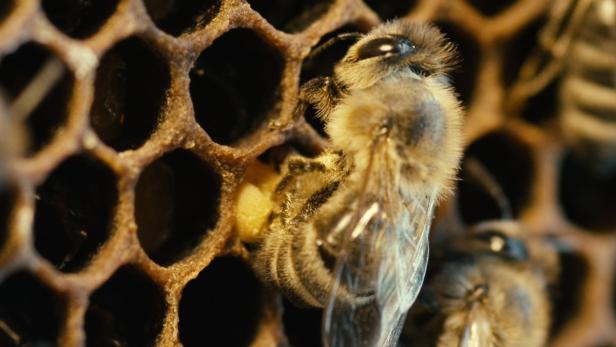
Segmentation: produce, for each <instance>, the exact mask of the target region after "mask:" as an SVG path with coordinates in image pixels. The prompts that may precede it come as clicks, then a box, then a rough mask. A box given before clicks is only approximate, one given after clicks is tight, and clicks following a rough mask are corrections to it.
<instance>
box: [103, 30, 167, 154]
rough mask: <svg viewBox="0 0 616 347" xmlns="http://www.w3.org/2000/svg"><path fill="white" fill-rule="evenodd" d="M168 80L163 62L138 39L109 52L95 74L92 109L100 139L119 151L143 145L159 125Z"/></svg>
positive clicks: (123, 42) (128, 40)
mask: <svg viewBox="0 0 616 347" xmlns="http://www.w3.org/2000/svg"><path fill="white" fill-rule="evenodd" d="M169 79H170V77H169V71H168V69H167V66H166V65H165V64H164V62H163V61H162V60H161V59H160V57H158V56H157V55H156V54H154V52H152V51H151V50H150V49H149V47H147V46H146V45H145V43H144V42H142V41H140V40H139V39H137V38H129V39H127V40H124V41H122V42H120V43H118V44H117V45H115V46H114V47H113V48H112V49H111V50H110V51H108V52H107V53H106V54H105V56H103V58H102V59H101V62H100V66H99V68H98V71H97V73H96V83H95V88H96V91H95V95H94V103H93V105H92V111H91V117H92V118H91V122H92V127H93V128H94V130H95V131H96V133H97V134H98V136H99V137H100V138H101V140H103V141H104V142H105V143H106V144H108V145H109V146H111V147H113V148H114V149H116V150H119V151H122V150H126V149H135V148H137V147H139V146H141V145H142V144H143V143H144V142H145V141H146V140H147V139H148V137H149V136H150V134H151V133H152V131H153V130H154V128H155V127H156V125H157V122H158V117H159V114H160V109H161V107H162V106H163V104H164V101H165V92H166V90H167V88H168V87H169Z"/></svg>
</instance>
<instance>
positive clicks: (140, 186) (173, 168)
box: [135, 150, 222, 265]
mask: <svg viewBox="0 0 616 347" xmlns="http://www.w3.org/2000/svg"><path fill="white" fill-rule="evenodd" d="M221 184H222V179H221V177H220V175H219V174H218V173H216V172H215V171H214V170H213V169H212V168H211V167H210V166H209V165H207V163H205V162H203V161H202V160H201V159H199V158H198V157H197V156H195V155H194V154H192V153H190V152H188V151H185V150H176V151H174V152H171V153H168V154H166V155H165V156H163V157H162V158H160V159H158V160H156V161H155V162H153V163H152V164H150V165H148V167H146V168H145V170H143V172H142V173H141V176H140V177H139V181H138V182H137V186H136V187H135V219H136V221H137V226H138V236H139V242H140V243H141V246H142V247H143V249H144V250H145V252H146V253H147V254H148V255H149V256H150V258H152V260H154V261H155V262H157V263H158V264H161V265H169V264H171V263H173V262H175V261H176V260H178V259H181V258H182V257H184V256H185V255H187V254H188V253H190V252H191V251H192V249H193V248H194V247H196V246H197V245H198V244H199V242H200V241H201V240H202V239H203V237H204V236H205V235H206V234H207V232H208V231H209V230H211V229H212V228H214V226H215V225H216V222H217V221H218V206H219V204H220V189H221Z"/></svg>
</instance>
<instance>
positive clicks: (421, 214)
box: [323, 139, 436, 347]
mask: <svg viewBox="0 0 616 347" xmlns="http://www.w3.org/2000/svg"><path fill="white" fill-rule="evenodd" d="M375 142H377V143H376V144H374V148H373V151H372V156H371V158H370V160H369V164H368V170H367V171H366V177H365V178H364V180H365V182H364V188H363V191H362V192H360V194H359V196H358V197H357V199H356V201H355V203H354V204H353V205H352V206H350V207H349V208H348V211H347V213H345V214H344V215H343V216H341V217H340V219H339V222H338V226H337V227H336V228H334V230H333V231H332V233H338V232H342V233H343V234H342V235H343V236H342V242H341V244H342V247H341V249H340V252H339V254H338V257H337V259H336V266H335V267H334V271H335V282H334V285H333V288H332V292H331V294H330V297H329V302H328V304H327V306H326V308H325V311H324V317H323V342H324V344H325V346H330V347H347V346H354V347H357V346H391V345H395V344H396V342H397V340H398V336H399V334H400V330H401V327H402V324H403V322H404V318H405V316H406V312H407V310H408V308H409V307H410V306H411V305H412V303H413V302H414V301H415V299H416V297H417V295H418V293H419V289H420V288H421V285H422V283H423V279H424V275H425V271H426V265H427V261H428V234H429V228H430V222H431V219H432V212H433V207H434V203H435V200H436V192H435V191H431V192H428V194H425V195H423V196H418V197H416V198H415V199H414V200H412V201H410V202H409V201H403V200H402V199H401V198H400V197H399V196H398V194H399V193H398V192H399V189H398V188H399V187H398V185H397V183H396V180H397V179H398V178H397V177H395V176H396V172H395V168H394V167H393V164H394V163H393V162H392V159H391V158H389V157H388V155H387V152H386V151H385V149H384V144H383V143H384V142H385V141H379V140H378V139H377V140H375Z"/></svg>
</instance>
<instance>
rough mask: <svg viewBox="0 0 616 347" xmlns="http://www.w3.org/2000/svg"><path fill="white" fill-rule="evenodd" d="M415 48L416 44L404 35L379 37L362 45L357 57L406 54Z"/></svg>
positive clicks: (362, 58)
mask: <svg viewBox="0 0 616 347" xmlns="http://www.w3.org/2000/svg"><path fill="white" fill-rule="evenodd" d="M414 50H415V45H413V43H412V42H411V41H409V40H408V39H406V38H404V37H398V36H387V37H379V38H376V39H374V40H371V41H368V42H366V43H365V44H364V45H363V46H361V47H360V48H359V50H358V51H357V58H358V59H359V60H364V59H368V58H373V57H379V56H392V55H406V54H410V53H412V52H413V51H414Z"/></svg>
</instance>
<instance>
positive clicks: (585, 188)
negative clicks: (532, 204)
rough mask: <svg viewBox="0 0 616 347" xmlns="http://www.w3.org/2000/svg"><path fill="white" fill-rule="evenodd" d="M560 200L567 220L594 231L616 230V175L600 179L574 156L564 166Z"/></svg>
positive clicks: (562, 167)
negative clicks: (615, 212)
mask: <svg viewBox="0 0 616 347" xmlns="http://www.w3.org/2000/svg"><path fill="white" fill-rule="evenodd" d="M560 170H561V177H560V189H559V200H560V203H561V206H562V208H563V211H564V213H565V216H566V217H567V218H568V219H569V220H570V221H572V222H573V223H575V224H577V225H579V226H582V227H584V228H588V229H591V230H593V231H608V230H609V231H613V230H614V228H616V214H614V211H616V174H611V175H607V176H599V175H596V174H593V171H592V169H591V168H590V167H587V166H586V165H585V164H584V162H583V161H582V160H580V159H578V158H577V157H576V156H575V155H574V154H573V153H569V154H567V155H565V157H564V158H563V160H562V163H561V168H560Z"/></svg>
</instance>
